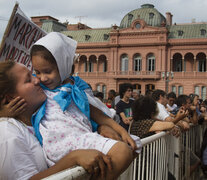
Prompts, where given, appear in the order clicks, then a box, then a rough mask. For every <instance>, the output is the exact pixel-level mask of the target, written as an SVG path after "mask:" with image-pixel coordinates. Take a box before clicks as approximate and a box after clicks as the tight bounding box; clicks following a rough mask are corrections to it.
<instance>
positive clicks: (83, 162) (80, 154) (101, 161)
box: [71, 149, 112, 178]
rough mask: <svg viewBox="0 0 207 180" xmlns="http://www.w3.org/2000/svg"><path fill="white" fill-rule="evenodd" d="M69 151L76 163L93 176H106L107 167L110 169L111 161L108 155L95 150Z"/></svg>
mask: <svg viewBox="0 0 207 180" xmlns="http://www.w3.org/2000/svg"><path fill="white" fill-rule="evenodd" d="M71 153H74V154H75V156H74V157H75V158H76V163H77V165H80V166H82V167H83V168H84V169H85V170H86V171H87V172H88V173H90V174H92V175H93V177H94V176H95V177H98V176H99V175H101V177H102V178H104V177H106V172H107V169H108V170H109V171H112V162H111V159H110V157H109V156H107V155H104V154H103V153H102V152H100V151H97V150H92V149H88V150H76V151H72V152H71Z"/></svg>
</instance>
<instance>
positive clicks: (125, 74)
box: [113, 71, 161, 80]
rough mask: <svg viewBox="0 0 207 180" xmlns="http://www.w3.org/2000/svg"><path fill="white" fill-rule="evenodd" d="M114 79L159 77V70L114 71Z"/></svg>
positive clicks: (156, 78)
mask: <svg viewBox="0 0 207 180" xmlns="http://www.w3.org/2000/svg"><path fill="white" fill-rule="evenodd" d="M113 77H114V78H116V79H152V80H159V79H161V72H159V71H116V72H114V74H113Z"/></svg>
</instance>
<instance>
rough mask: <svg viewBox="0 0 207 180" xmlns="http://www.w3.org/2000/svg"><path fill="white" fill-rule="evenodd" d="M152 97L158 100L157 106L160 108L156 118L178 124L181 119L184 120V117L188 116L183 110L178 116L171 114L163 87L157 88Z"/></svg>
mask: <svg viewBox="0 0 207 180" xmlns="http://www.w3.org/2000/svg"><path fill="white" fill-rule="evenodd" d="M152 98H153V99H154V100H155V101H156V102H157V108H158V110H159V113H158V114H157V116H156V117H155V118H156V119H158V120H162V121H171V122H173V123H175V124H176V123H178V122H179V121H180V120H182V119H183V118H184V117H186V114H185V113H184V112H183V111H179V112H178V114H177V116H176V117H172V116H170V113H169V112H168V111H167V109H166V108H165V106H166V104H167V96H166V92H165V91H163V90H161V89H156V90H155V91H154V92H153V93H152ZM183 123H184V122H183ZM184 124H185V123H184Z"/></svg>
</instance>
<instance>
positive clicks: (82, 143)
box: [31, 32, 141, 179]
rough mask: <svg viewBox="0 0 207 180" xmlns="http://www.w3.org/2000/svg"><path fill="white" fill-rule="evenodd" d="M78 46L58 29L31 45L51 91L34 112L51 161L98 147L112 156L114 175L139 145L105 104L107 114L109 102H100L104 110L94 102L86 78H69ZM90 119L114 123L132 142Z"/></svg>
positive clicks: (39, 74)
mask: <svg viewBox="0 0 207 180" xmlns="http://www.w3.org/2000/svg"><path fill="white" fill-rule="evenodd" d="M75 50H76V42H75V41H74V40H72V39H70V38H68V37H66V36H65V35H63V34H61V33H55V32H52V33H49V34H48V35H46V36H45V37H43V38H41V39H40V40H38V41H37V42H36V43H35V44H34V46H33V47H32V49H31V57H32V64H33V68H34V70H35V72H36V76H37V77H38V78H39V79H40V81H41V83H42V87H43V89H44V92H45V93H46V95H47V101H46V102H45V103H44V104H43V106H42V107H41V108H40V109H39V111H38V112H36V114H35V115H34V116H33V118H32V123H33V126H34V128H35V132H36V136H37V138H38V139H39V141H40V143H41V144H42V146H43V149H44V151H45V153H46V156H47V157H46V158H47V162H48V164H49V165H50V166H51V165H53V164H54V163H56V162H57V161H58V160H59V159H60V158H61V157H63V156H64V155H65V154H67V153H68V152H70V151H72V150H75V149H96V150H99V151H101V152H103V153H104V154H107V155H108V156H110V158H111V160H112V165H113V173H110V172H107V177H106V178H107V179H115V178H117V177H118V176H119V175H120V173H122V172H123V171H124V170H125V169H126V168H127V167H128V165H129V164H130V163H131V162H132V160H133V150H135V149H136V145H135V142H134V141H133V140H132V138H131V137H130V136H129V135H128V134H127V132H126V131H125V130H124V129H123V128H122V127H121V126H119V125H118V124H117V123H116V122H115V121H113V120H112V119H111V118H110V117H108V116H106V115H105V114H104V113H103V112H102V111H104V110H106V111H105V113H106V114H107V108H106V109H102V106H101V108H100V109H101V110H102V111H101V110H99V109H98V108H96V107H95V105H97V104H96V101H95V99H94V98H93V96H92V95H91V94H90V92H91V90H90V89H89V87H88V85H87V83H85V82H84V81H83V80H81V79H80V78H79V77H72V76H71V77H70V78H68V76H69V75H70V74H71V73H72V66H73V61H74V56H75ZM89 103H90V105H89ZM99 105H100V104H99ZM99 105H98V106H99ZM103 107H105V106H103ZM109 112H110V111H109ZM108 114H109V113H108ZM90 119H93V120H94V121H95V122H96V123H97V124H99V125H102V124H105V125H108V126H110V127H112V128H113V129H114V130H115V131H116V132H117V133H118V134H119V135H120V136H121V138H122V139H123V140H124V141H125V142H127V143H128V144H130V145H131V148H130V147H129V146H128V145H127V143H123V142H118V141H115V140H112V139H109V138H105V137H102V136H100V135H99V134H97V133H93V132H92V126H91V123H90V121H89V120H90ZM137 140H138V144H139V147H141V146H140V142H139V138H137ZM132 149H133V150H132ZM98 166H99V165H98V164H97V167H98Z"/></svg>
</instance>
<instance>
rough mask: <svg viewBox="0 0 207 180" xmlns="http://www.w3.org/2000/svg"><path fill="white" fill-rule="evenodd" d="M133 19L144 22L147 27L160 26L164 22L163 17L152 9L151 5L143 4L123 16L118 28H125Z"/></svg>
mask: <svg viewBox="0 0 207 180" xmlns="http://www.w3.org/2000/svg"><path fill="white" fill-rule="evenodd" d="M135 19H142V20H144V21H145V22H146V23H147V25H149V26H158V27H160V26H162V24H163V22H166V19H165V17H164V16H163V15H162V14H161V13H160V12H159V11H158V10H157V9H155V8H154V5H152V4H143V5H142V6H141V8H139V9H135V10H133V11H131V12H129V13H128V14H126V15H125V16H124V18H123V19H122V21H121V23H120V28H127V27H130V26H131V23H132V22H133V21H134V20H135Z"/></svg>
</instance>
